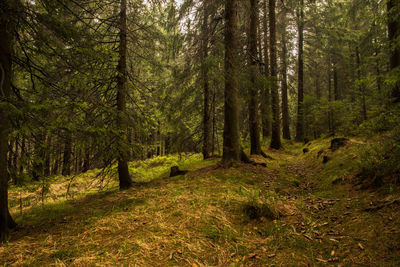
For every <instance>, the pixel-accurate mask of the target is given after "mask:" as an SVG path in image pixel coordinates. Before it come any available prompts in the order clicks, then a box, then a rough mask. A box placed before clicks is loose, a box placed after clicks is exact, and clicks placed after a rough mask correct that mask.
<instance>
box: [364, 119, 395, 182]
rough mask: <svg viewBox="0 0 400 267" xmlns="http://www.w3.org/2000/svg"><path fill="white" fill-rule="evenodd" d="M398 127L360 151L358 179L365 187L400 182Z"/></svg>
mask: <svg viewBox="0 0 400 267" xmlns="http://www.w3.org/2000/svg"><path fill="white" fill-rule="evenodd" d="M399 159H400V127H399V126H397V127H396V128H395V129H394V130H393V131H392V132H391V133H390V134H389V135H386V136H383V137H382V138H381V139H379V140H377V141H376V142H374V143H372V144H370V145H368V146H367V147H365V148H364V149H362V150H361V155H360V160H359V168H360V173H359V177H360V179H361V181H362V182H363V183H365V185H366V186H369V185H375V186H380V185H382V184H383V183H398V182H400V179H399V177H400V164H399Z"/></svg>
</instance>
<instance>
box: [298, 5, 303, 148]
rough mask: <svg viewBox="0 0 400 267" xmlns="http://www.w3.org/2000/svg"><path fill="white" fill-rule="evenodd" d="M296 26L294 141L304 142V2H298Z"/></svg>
mask: <svg viewBox="0 0 400 267" xmlns="http://www.w3.org/2000/svg"><path fill="white" fill-rule="evenodd" d="M297 20H298V22H297V24H298V34H299V43H298V52H297V53H298V73H297V74H298V87H297V90H298V92H297V124H296V141H300V142H301V141H303V140H304V114H303V101H304V59H303V42H304V40H303V39H304V35H303V31H304V0H300V7H299V10H298V12H297Z"/></svg>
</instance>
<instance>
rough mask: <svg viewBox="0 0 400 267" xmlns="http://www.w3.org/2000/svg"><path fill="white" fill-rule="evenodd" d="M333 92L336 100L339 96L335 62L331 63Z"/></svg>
mask: <svg viewBox="0 0 400 267" xmlns="http://www.w3.org/2000/svg"><path fill="white" fill-rule="evenodd" d="M333 93H334V97H335V101H338V100H339V97H340V96H339V84H338V71H337V67H336V63H335V64H334V65H333Z"/></svg>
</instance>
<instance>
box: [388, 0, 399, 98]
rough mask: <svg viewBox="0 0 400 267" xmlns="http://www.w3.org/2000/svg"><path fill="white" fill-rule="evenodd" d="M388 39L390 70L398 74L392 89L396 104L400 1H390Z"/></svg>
mask: <svg viewBox="0 0 400 267" xmlns="http://www.w3.org/2000/svg"><path fill="white" fill-rule="evenodd" d="M387 11H388V37H389V43H390V70H391V71H394V70H395V69H397V70H396V72H397V75H396V77H397V81H396V83H395V85H394V86H393V88H392V97H393V101H394V102H395V103H399V102H400V78H399V75H398V73H399V69H398V68H399V67H400V45H399V42H398V39H399V36H400V16H399V13H400V2H399V1H398V0H388V2H387Z"/></svg>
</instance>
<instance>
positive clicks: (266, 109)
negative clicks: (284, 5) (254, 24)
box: [261, 0, 272, 138]
mask: <svg viewBox="0 0 400 267" xmlns="http://www.w3.org/2000/svg"><path fill="white" fill-rule="evenodd" d="M263 10H264V18H263V28H264V66H265V68H264V75H265V79H266V80H267V81H268V82H269V80H270V71H269V64H270V62H269V56H268V54H269V52H268V47H269V46H268V19H269V16H268V7H267V0H264V1H263ZM270 89H271V87H270V85H269V83H268V84H266V85H265V87H264V92H263V95H262V97H261V99H262V101H263V103H262V105H261V107H262V132H263V138H266V137H269V136H271V113H272V111H271V92H270Z"/></svg>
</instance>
